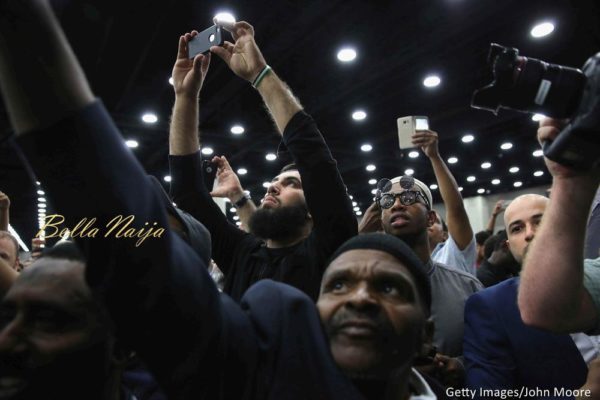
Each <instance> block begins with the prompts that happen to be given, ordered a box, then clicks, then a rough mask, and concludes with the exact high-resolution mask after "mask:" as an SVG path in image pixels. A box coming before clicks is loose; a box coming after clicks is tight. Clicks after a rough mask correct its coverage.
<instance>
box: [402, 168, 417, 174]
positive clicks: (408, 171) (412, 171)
mask: <svg viewBox="0 0 600 400" xmlns="http://www.w3.org/2000/svg"><path fill="white" fill-rule="evenodd" d="M414 173H415V170H414V169H412V168H408V169H405V170H404V175H412V174H414Z"/></svg>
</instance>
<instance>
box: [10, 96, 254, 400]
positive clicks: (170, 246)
mask: <svg viewBox="0 0 600 400" xmlns="http://www.w3.org/2000/svg"><path fill="white" fill-rule="evenodd" d="M19 140H20V144H21V147H22V149H23V151H24V153H25V155H26V156H27V159H28V160H29V162H30V164H31V165H32V167H33V170H34V171H35V173H36V175H37V177H38V179H39V180H40V181H42V182H43V184H44V186H45V188H46V191H47V193H48V196H49V198H50V199H51V201H52V204H53V205H54V206H55V207H56V209H57V210H59V212H60V213H62V214H64V217H65V221H66V225H67V226H68V227H69V228H72V227H74V226H75V224H76V223H77V222H78V221H79V220H81V219H82V218H88V219H90V218H97V220H96V223H95V225H94V226H95V227H97V228H98V232H97V233H96V234H95V235H94V237H76V238H75V239H76V241H77V244H78V245H79V246H80V247H81V248H82V250H83V252H84V255H85V257H86V260H87V267H86V279H87V281H88V284H89V285H90V287H91V288H92V289H93V290H94V292H95V293H96V294H97V295H98V296H99V298H100V299H101V300H102V301H103V302H104V304H105V305H106V307H107V309H108V311H109V313H110V315H111V317H112V319H113V321H114V323H115V326H116V334H117V337H118V338H119V339H121V340H122V341H123V342H124V343H125V344H126V345H129V346H130V347H131V348H133V349H135V350H136V351H137V352H138V353H139V354H140V356H141V357H142V359H143V360H144V361H145V363H146V364H147V365H148V366H149V367H150V369H151V370H152V372H153V373H154V374H155V376H156V377H157V379H158V380H159V382H161V384H162V385H163V387H164V388H165V390H166V391H167V393H169V395H170V396H173V398H192V397H194V398H197V397H199V396H200V395H201V394H206V393H207V390H209V389H210V388H211V387H212V388H214V386H215V385H217V383H216V382H217V380H215V381H214V382H211V381H210V380H211V379H212V378H214V375H213V374H217V371H221V370H220V369H219V367H220V366H221V364H222V363H223V358H224V353H223V346H222V342H221V339H222V337H223V334H224V331H230V326H231V325H242V326H244V325H248V323H247V319H246V317H245V316H244V314H243V313H242V312H241V310H240V309H239V308H236V307H233V306H232V305H231V304H232V302H227V304H228V305H224V304H225V303H223V302H222V300H221V298H220V295H219V293H218V291H217V289H216V287H215V286H214V283H213V282H212V279H211V278H210V276H209V275H208V272H207V271H206V267H205V266H204V265H203V263H202V262H201V261H200V259H199V258H198V257H197V256H196V255H195V253H194V252H193V251H192V250H191V249H190V248H189V246H187V245H186V244H185V243H184V242H183V241H182V240H181V239H180V238H179V237H177V235H174V234H172V233H171V231H170V229H169V228H168V225H167V218H166V215H165V212H164V209H163V206H162V204H161V202H160V199H159V197H158V195H157V193H155V192H154V190H153V187H152V186H151V184H150V182H149V180H148V179H147V177H146V175H145V173H144V171H143V170H142V168H141V167H140V165H139V164H138V163H137V161H136V160H135V158H134V157H133V156H132V154H131V153H130V152H129V151H128V150H127V148H126V147H125V146H124V144H123V141H122V139H121V138H120V136H119V135H118V133H117V129H116V127H115V126H114V125H113V123H112V121H111V120H110V118H109V116H108V114H107V113H106V111H105V110H104V108H103V107H102V106H101V104H100V103H98V102H96V103H94V104H92V105H91V106H88V107H86V108H84V109H82V110H79V111H77V112H76V113H74V114H73V115H71V116H70V117H68V118H66V119H63V120H62V121H60V122H58V123H57V124H55V125H54V126H52V127H50V128H48V129H44V130H43V131H37V132H30V133H26V134H24V135H23V136H21V137H20V138H19ZM116 215H123V216H128V215H133V216H135V220H134V222H133V223H132V224H131V227H133V228H135V229H141V228H144V227H146V228H147V226H145V225H144V223H146V222H148V223H149V225H152V223H153V222H156V223H157V226H160V227H164V228H165V232H164V234H163V235H162V237H160V238H152V237H151V238H147V239H146V240H145V241H144V242H142V243H141V244H137V245H136V242H138V240H139V238H137V237H134V238H127V237H121V238H117V237H115V232H113V233H112V234H108V233H107V231H108V230H107V228H106V224H107V222H108V221H109V220H110V219H112V218H113V217H115V216H116ZM89 234H90V235H91V232H89ZM74 236H75V235H74ZM225 308H227V309H225ZM246 329H250V327H248V326H246ZM234 335H235V334H234V333H229V334H228V336H227V337H228V338H231V341H232V343H233V342H235V346H236V347H237V348H238V349H240V350H239V351H238V352H236V354H237V355H242V356H240V357H241V358H240V359H238V360H237V362H238V363H239V364H236V366H235V368H236V369H237V368H239V369H243V370H245V369H247V368H245V366H246V365H247V363H250V364H251V363H252V360H253V357H254V354H255V352H254V350H253V349H254V348H255V346H253V345H252V343H251V342H250V340H251V339H250V337H251V335H248V334H244V335H242V336H240V337H239V338H234ZM205 365H210V366H211V370H210V371H208V372H207V371H206V370H205V368H203V367H204V366H205ZM213 370H214V371H215V372H214V373H212V372H211V371H213ZM203 372H204V373H203ZM242 376H243V375H242ZM207 383H210V384H212V385H213V386H210V385H209V386H206V384H207ZM239 383H240V386H243V385H241V382H239ZM207 388H209V389H207ZM190 396H192V397H190Z"/></svg>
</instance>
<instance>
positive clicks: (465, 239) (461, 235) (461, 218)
mask: <svg viewBox="0 0 600 400" xmlns="http://www.w3.org/2000/svg"><path fill="white" fill-rule="evenodd" d="M413 144H414V145H417V146H420V147H421V149H422V150H423V152H424V153H425V155H426V156H427V157H428V158H429V161H431V166H432V167H433V172H434V173H435V179H436V180H437V183H438V186H439V189H440V195H441V196H442V200H443V201H444V206H445V208H446V224H447V225H448V233H449V234H450V236H452V238H453V239H454V241H455V242H456V245H457V246H458V248H459V250H464V249H465V248H466V247H467V246H468V245H469V244H470V243H471V242H472V241H473V229H472V228H471V223H470V222H469V216H468V215H467V211H466V210H465V206H464V204H463V199H462V196H461V195H460V191H459V190H458V185H457V184H456V180H455V179H454V176H452V173H451V172H450V170H449V169H448V166H447V165H446V163H445V162H444V160H443V159H442V157H441V156H440V152H439V149H438V134H437V133H436V132H434V131H429V130H427V131H417V133H415V135H414V136H413Z"/></svg>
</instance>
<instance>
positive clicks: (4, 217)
mask: <svg viewBox="0 0 600 400" xmlns="http://www.w3.org/2000/svg"><path fill="white" fill-rule="evenodd" d="M9 210H10V199H9V198H8V196H7V195H6V193H2V192H0V231H8V224H9V222H10V220H9V215H10V211H9Z"/></svg>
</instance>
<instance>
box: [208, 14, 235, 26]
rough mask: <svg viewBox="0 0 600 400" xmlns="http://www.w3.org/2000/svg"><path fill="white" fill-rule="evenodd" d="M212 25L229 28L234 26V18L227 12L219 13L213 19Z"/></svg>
mask: <svg viewBox="0 0 600 400" xmlns="http://www.w3.org/2000/svg"><path fill="white" fill-rule="evenodd" d="M213 23H214V24H215V25H220V26H227V27H230V26H231V25H233V24H235V17H234V16H233V14H231V13H229V12H219V13H217V14H216V15H215V16H214V17H213Z"/></svg>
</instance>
